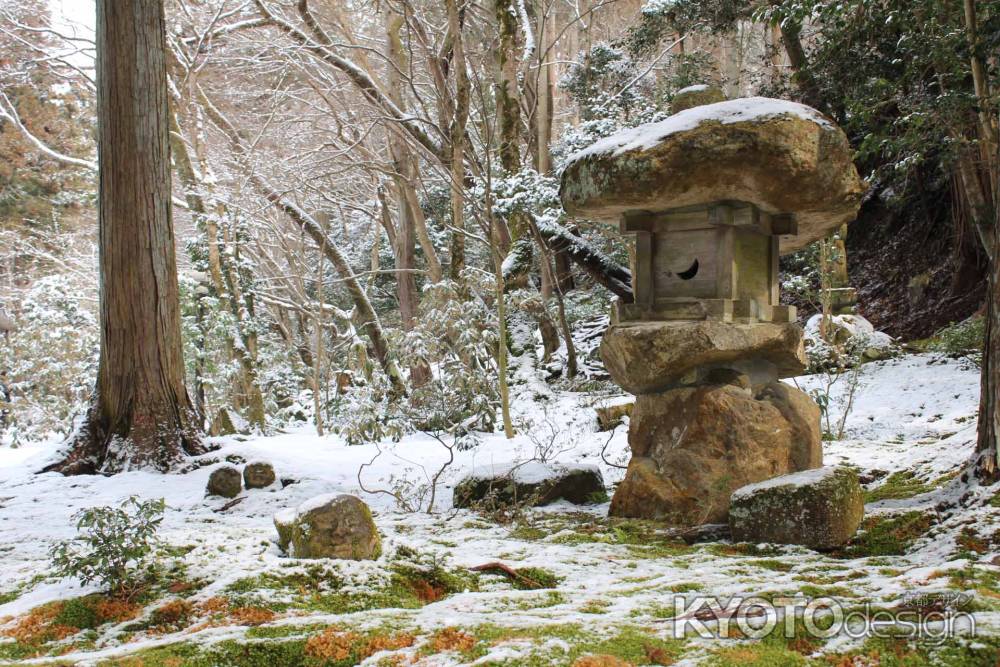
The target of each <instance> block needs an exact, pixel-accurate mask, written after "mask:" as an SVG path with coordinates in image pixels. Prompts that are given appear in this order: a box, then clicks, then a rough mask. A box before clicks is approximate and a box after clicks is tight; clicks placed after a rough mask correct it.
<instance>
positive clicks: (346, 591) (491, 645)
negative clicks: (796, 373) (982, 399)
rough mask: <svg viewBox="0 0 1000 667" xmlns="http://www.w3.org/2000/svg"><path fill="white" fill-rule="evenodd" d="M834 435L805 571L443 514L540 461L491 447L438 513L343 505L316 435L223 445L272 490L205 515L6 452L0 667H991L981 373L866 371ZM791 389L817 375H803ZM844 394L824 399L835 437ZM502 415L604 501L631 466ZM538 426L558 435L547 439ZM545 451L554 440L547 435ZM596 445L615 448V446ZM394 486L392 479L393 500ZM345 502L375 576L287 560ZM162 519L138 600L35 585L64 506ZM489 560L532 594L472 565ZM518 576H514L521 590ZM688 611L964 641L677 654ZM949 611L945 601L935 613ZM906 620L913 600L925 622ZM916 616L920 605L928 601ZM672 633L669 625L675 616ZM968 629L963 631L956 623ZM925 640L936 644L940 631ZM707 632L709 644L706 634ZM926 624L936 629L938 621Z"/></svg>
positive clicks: (189, 498)
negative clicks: (852, 534)
mask: <svg viewBox="0 0 1000 667" xmlns="http://www.w3.org/2000/svg"><path fill="white" fill-rule="evenodd" d="M857 379H858V384H857V391H856V396H855V399H854V405H853V409H852V410H851V411H850V412H849V414H848V415H847V417H846V421H845V437H844V438H843V439H841V440H835V441H828V442H825V443H824V450H825V462H826V463H828V464H829V463H838V462H843V463H848V464H851V465H854V466H856V467H857V468H858V469H859V472H860V473H861V475H862V479H863V480H864V481H866V482H867V483H866V486H865V488H866V500H867V505H866V518H865V523H864V525H863V530H862V532H860V533H859V535H858V536H857V537H856V538H855V540H854V541H853V542H852V543H851V544H850V545H849V546H848V547H846V548H844V549H842V550H841V551H839V552H836V553H826V554H821V553H817V552H813V551H810V550H808V549H804V548H799V547H772V546H767V545H747V544H732V543H729V542H726V541H719V542H710V543H703V544H696V545H687V544H685V543H684V542H682V541H679V540H677V539H676V538H674V537H672V536H671V535H670V534H669V533H667V532H666V531H664V530H663V528H662V526H659V525H657V524H655V523H651V522H644V521H635V520H612V519H609V518H608V517H607V510H608V504H607V503H603V504H596V505H591V506H573V505H568V504H563V503H559V504H556V505H551V506H548V507H545V508H539V509H534V510H527V511H524V512H520V513H518V514H516V515H514V516H508V517H503V521H501V517H498V516H485V515H479V514H475V513H472V512H470V511H464V510H462V511H456V510H452V509H451V508H450V497H451V490H450V486H451V485H452V484H454V483H455V482H456V481H457V480H458V479H459V478H460V477H461V476H462V475H464V474H466V473H467V472H468V471H469V470H470V469H471V468H472V467H473V466H479V465H483V464H490V463H497V464H499V463H504V462H507V461H511V460H527V459H529V458H531V457H532V456H533V454H534V452H535V449H536V446H537V444H538V443H536V442H533V441H532V439H531V438H529V437H527V436H526V435H520V436H518V437H517V438H515V439H514V440H513V441H508V440H505V439H504V438H503V436H502V434H497V435H489V436H485V437H484V440H483V442H482V444H480V446H479V447H477V448H475V449H473V450H471V451H464V452H456V459H455V462H454V464H453V465H452V466H451V467H450V468H448V470H447V472H446V474H445V479H446V480H447V481H446V484H445V485H444V488H442V489H441V490H440V491H439V498H440V502H439V503H438V506H437V510H438V512H437V513H436V514H434V515H428V514H426V513H408V512H403V511H401V510H400V509H399V508H398V507H397V506H396V503H395V502H394V501H393V500H392V498H390V497H389V496H387V495H384V494H374V495H372V494H366V493H364V492H362V491H361V490H360V488H359V483H358V468H359V466H360V465H361V464H362V463H367V462H369V461H371V460H372V459H373V458H374V457H375V455H376V454H377V451H376V449H375V447H374V446H356V447H348V446H346V444H344V443H343V442H342V441H341V440H339V439H338V438H337V437H336V436H328V437H324V438H320V437H317V436H316V435H315V434H314V433H313V432H312V431H311V429H303V430H301V431H295V432H291V433H285V434H281V435H275V436H271V437H256V438H242V437H230V438H223V439H219V441H218V442H219V444H220V445H221V448H220V449H219V450H218V451H216V452H213V453H211V454H209V455H207V456H206V457H205V459H206V460H212V461H215V460H220V461H221V460H222V459H228V460H230V461H232V462H236V463H239V462H242V461H250V460H267V461H270V462H271V463H273V464H274V466H275V468H276V470H277V473H278V477H279V478H283V479H284V480H286V482H292V481H294V483H287V485H282V484H281V483H275V484H274V485H272V486H271V487H269V488H267V489H262V490H252V491H244V493H243V494H242V495H241V496H240V498H241V499H240V500H239V501H238V502H236V503H235V504H233V503H232V502H231V501H227V500H224V499H218V498H206V497H204V489H205V483H206V480H207V478H208V475H209V473H210V472H211V470H212V468H213V466H211V465H208V466H205V467H200V468H196V469H193V470H192V471H190V472H188V473H186V474H180V475H156V474H149V473H142V472H129V473H124V474H120V475H117V476H114V477H107V478H106V477H96V476H94V477H92V476H83V477H62V476H60V475H57V474H41V475H39V474H36V472H35V471H37V470H38V469H39V468H40V467H41V464H42V462H44V461H45V460H47V459H49V458H50V457H51V456H52V454H53V451H54V449H55V447H56V446H57V444H58V443H49V444H39V445H31V446H25V447H22V448H19V449H3V450H0V564H2V566H3V567H2V568H0V602H2V603H3V604H0V662H3V661H4V660H9V661H16V660H21V661H22V662H24V663H33V662H37V663H49V664H85V665H89V664H100V665H104V664H108V665H267V666H268V667H275V666H280V665H300V664H301V665H324V664H325V665H354V664H365V665H393V664H418V665H467V664H477V665H482V664H493V665H500V664H505V665H578V666H579V667H586V666H587V665H597V666H600V665H610V666H612V667H614V666H615V665H647V664H715V665H747V664H759V665H797V664H811V663H815V664H824V665H827V664H833V665H858V666H860V665H991V666H992V665H995V664H997V656H998V647H1000V587H998V580H1000V565H997V564H994V563H1000V557H998V554H1000V494H998V495H997V496H996V497H994V493H995V492H996V491H997V490H998V487H993V488H981V487H975V486H970V485H968V484H965V483H963V482H962V480H961V471H962V468H963V465H964V464H965V463H966V462H967V461H968V459H969V456H970V454H971V452H972V447H973V443H974V439H975V422H976V409H977V400H978V399H977V397H978V393H979V392H978V382H979V379H978V371H977V370H976V369H975V368H973V367H972V366H971V365H969V364H968V363H967V362H964V361H960V360H949V359H944V358H941V357H938V356H934V355H927V354H918V355H909V356H905V357H901V358H897V359H892V360H888V361H882V362H874V363H869V364H866V365H865V366H864V367H863V369H862V371H861V373H860V374H859V376H858V378H857ZM795 382H796V383H797V384H799V386H801V387H803V388H804V389H807V390H808V389H812V388H817V387H821V386H824V384H825V378H824V376H822V375H817V376H808V377H802V378H797V379H796V380H795ZM849 389H850V378H849V377H848V376H842V377H841V379H840V380H839V381H838V382H837V383H836V384H834V385H833V387H832V389H831V396H832V397H833V400H832V403H831V418H832V422H831V428H830V429H829V430H835V429H836V420H837V418H838V416H839V415H840V414H842V413H843V409H844V404H845V398H846V396H847V393H848V392H849ZM513 394H514V395H515V397H516V403H515V409H516V411H517V412H518V413H519V414H521V415H522V416H524V417H525V418H526V419H530V420H533V421H534V429H533V432H534V433H535V440H538V441H540V442H541V444H543V445H546V446H549V445H551V446H552V448H553V449H554V450H556V452H557V454H556V456H555V459H556V460H560V461H567V462H574V463H593V464H597V465H599V466H600V467H601V469H602V471H603V473H604V476H605V481H606V482H607V483H608V486H609V490H610V488H611V487H612V485H613V484H614V483H616V482H617V481H619V480H620V478H621V476H622V472H623V471H622V470H621V469H619V468H616V467H612V466H609V465H607V464H606V463H605V462H604V460H602V457H601V451H602V448H605V446H606V453H605V458H607V459H608V460H609V461H612V462H622V461H623V460H624V459H625V458H626V449H627V444H626V433H625V431H626V428H625V427H619V428H618V429H617V430H616V431H615V432H614V433H613V434H608V433H603V432H599V431H598V430H597V428H596V421H595V417H594V405H595V403H599V402H601V401H605V400H615V399H614V397H611V396H607V395H600V396H599V395H597V394H596V393H594V392H570V391H555V390H552V389H550V388H548V387H546V385H545V384H544V383H542V382H540V381H530V380H528V381H524V382H523V384H520V385H516V386H515V387H514V391H513ZM550 425H551V426H553V427H554V430H551V429H550V428H549V426H550ZM550 430H551V432H553V433H556V434H557V435H555V436H554V439H552V440H551V441H550V439H549V438H542V437H541V435H540V434H542V433H546V434H547V433H549V432H550ZM609 437H610V441H609ZM446 458H447V452H446V451H445V450H444V448H443V447H442V446H441V445H440V444H439V443H438V442H436V441H435V440H433V439H432V438H430V437H428V436H425V435H421V434H418V435H413V436H408V437H406V438H404V439H403V440H402V441H401V442H399V443H397V444H394V445H391V446H385V447H383V452H382V454H381V455H380V456H378V457H377V458H376V460H375V463H374V464H373V465H372V466H371V467H369V468H366V469H365V471H364V473H363V474H364V481H365V486H366V487H367V488H372V487H375V486H382V487H384V488H388V487H396V488H402V487H400V486H399V484H400V482H401V481H406V480H409V481H411V482H413V483H416V484H419V483H420V482H421V481H423V479H424V468H427V470H428V471H429V472H433V470H435V469H436V468H435V466H437V465H439V463H440V462H441V461H443V460H445V459H446ZM390 478H391V480H390ZM331 492H343V493H355V494H358V495H360V496H361V497H362V498H364V499H365V500H366V501H367V502H368V503H369V504H370V505H371V506H372V508H373V510H374V513H375V521H376V523H377V525H378V527H379V529H380V531H381V532H382V535H383V553H382V556H381V557H380V558H379V559H378V560H376V561H364V562H353V561H330V560H322V561H305V560H295V559H289V558H285V557H283V556H282V555H281V553H280V551H279V549H278V547H277V545H276V544H275V539H276V535H275V531H274V527H273V525H272V520H271V517H272V515H273V514H274V513H275V512H276V511H278V510H281V509H283V508H288V507H294V506H295V505H297V504H298V503H300V502H302V501H304V500H306V499H308V498H310V497H313V496H315V495H318V494H324V493H331ZM133 494H136V495H139V496H141V497H143V498H160V497H163V498H165V499H166V503H167V507H168V509H167V512H166V518H165V520H164V523H163V528H162V535H163V538H164V539H165V542H166V544H167V545H168V546H167V547H166V548H165V549H164V553H163V556H162V561H163V565H162V569H161V571H160V573H159V575H158V577H157V579H156V582H155V583H154V584H153V585H151V586H150V587H149V589H148V590H146V591H144V592H143V593H142V595H141V596H139V597H138V598H137V599H136V601H135V602H133V603H128V604H126V603H121V602H117V601H114V600H110V599H108V598H106V597H104V596H101V595H99V594H98V591H97V590H96V588H93V587H80V586H79V585H78V584H77V583H76V582H74V581H70V580H63V579H58V578H56V577H54V576H53V575H52V570H51V565H50V562H49V557H48V551H49V549H50V548H51V546H52V545H53V544H54V543H56V542H58V541H60V540H65V539H68V538H70V537H72V536H74V535H75V522H74V520H73V519H72V516H73V515H74V513H75V512H77V511H79V510H80V509H81V508H86V507H91V506H95V505H107V504H111V503H116V502H118V501H120V500H122V499H124V498H126V497H128V496H130V495H133ZM496 561H499V562H502V563H503V564H505V565H507V566H510V567H511V568H515V569H518V570H519V571H520V572H521V573H522V574H524V575H526V576H527V577H528V578H529V579H531V580H532V581H534V582H537V583H538V584H539V585H541V586H543V588H538V589H529V587H527V586H526V585H525V584H524V583H523V581H519V580H515V581H514V582H513V583H512V580H511V579H510V578H507V577H504V576H502V575H500V574H492V573H477V572H473V571H472V570H471V569H470V568H473V567H475V566H478V565H482V564H486V563H491V562H496ZM525 568H531V569H525ZM696 596H718V597H720V598H722V599H723V600H725V599H727V598H730V597H732V596H758V597H760V598H763V599H765V600H776V599H780V598H784V597H795V596H799V597H800V598H817V597H825V596H827V597H831V598H835V599H837V600H839V601H840V602H841V603H843V604H844V605H845V607H846V608H849V609H855V610H862V611H864V612H865V613H867V614H868V615H869V616H870V615H872V614H874V613H876V612H879V611H883V610H893V609H895V610H897V611H898V610H899V609H901V608H903V607H905V608H907V609H910V610H914V611H916V612H918V613H925V612H929V611H934V610H940V609H939V608H940V607H941V606H942V604H944V606H949V605H950V606H957V607H960V608H961V609H962V610H965V611H968V612H970V613H971V618H972V619H974V622H975V636H970V635H968V634H964V635H963V634H962V633H956V636H950V637H943V638H940V639H938V640H930V639H923V640H919V641H918V640H914V639H912V638H908V637H906V636H902V635H899V634H897V635H894V636H889V637H882V638H873V637H867V638H866V637H859V638H852V637H850V636H849V633H848V632H847V631H843V632H840V633H838V634H837V635H835V636H833V637H831V638H826V639H823V638H815V637H811V636H809V634H808V633H806V632H805V629H804V628H803V627H802V625H801V624H795V628H794V629H795V632H794V635H795V636H794V637H784V636H783V635H782V633H781V632H776V633H774V634H772V635H771V636H770V637H768V638H766V639H762V640H754V639H747V638H746V637H745V634H744V633H742V632H741V631H740V630H739V629H738V628H736V627H733V626H730V627H729V629H728V630H725V631H723V633H722V634H723V635H726V636H723V637H701V636H698V635H697V634H696V633H693V632H689V633H688V634H687V636H685V637H683V638H677V637H675V633H674V627H675V625H676V624H677V621H675V620H674V616H675V615H676V610H675V601H676V600H677V599H678V598H681V599H683V600H685V601H692V600H694V598H695V597H696ZM942 600H944V601H946V602H945V603H942ZM921 601H923V602H921ZM928 601H929V602H928ZM682 618H683V617H682ZM967 618H968V617H967ZM939 625H940V624H939ZM707 626H708V627H709V629H712V628H716V624H715V623H713V622H711V621H709V622H707ZM932 626H933V624H932Z"/></svg>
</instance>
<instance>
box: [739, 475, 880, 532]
mask: <svg viewBox="0 0 1000 667" xmlns="http://www.w3.org/2000/svg"><path fill="white" fill-rule="evenodd" d="M864 513H865V503H864V497H863V495H862V493H861V485H860V484H859V483H858V475H857V473H855V472H854V470H852V469H850V468H846V467H843V466H827V467H825V468H818V469H816V470H807V471H805V472H799V473H795V474H792V475H784V476H782V477H776V478H774V479H769V480H767V481H764V482H760V483H757V484H751V485H749V486H744V487H742V488H740V489H737V490H736V491H735V492H734V493H733V496H732V500H731V505H730V509H729V527H730V530H731V531H732V537H733V539H734V540H737V541H740V542H774V543H778V544H801V545H804V546H807V547H810V548H813V549H819V550H824V549H835V548H837V547H839V546H842V545H844V544H846V543H847V541H848V540H850V539H851V537H852V536H853V535H854V533H855V531H857V529H858V526H859V525H861V519H862V517H863V516H864Z"/></svg>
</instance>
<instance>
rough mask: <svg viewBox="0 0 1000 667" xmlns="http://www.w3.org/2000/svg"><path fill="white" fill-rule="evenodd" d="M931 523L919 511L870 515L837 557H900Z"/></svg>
mask: <svg viewBox="0 0 1000 667" xmlns="http://www.w3.org/2000/svg"><path fill="white" fill-rule="evenodd" d="M932 524H933V519H932V517H931V516H930V515H928V514H925V513H923V512H917V511H914V512H907V513H905V514H896V515H876V516H871V517H868V518H867V519H865V520H864V522H862V524H861V530H860V532H859V533H858V534H857V535H856V536H855V537H854V539H852V540H851V542H850V543H849V544H848V545H847V546H846V547H845V548H844V549H842V550H841V551H839V552H837V554H836V555H840V556H842V557H847V558H861V557H865V556H901V555H903V554H905V553H906V551H907V550H908V549H909V548H910V546H911V545H912V544H913V542H914V541H915V540H916V539H917V538H918V537H920V536H921V535H923V534H924V533H926V532H927V530H928V529H930V527H931V525H932ZM886 564H887V565H888V564H889V563H886Z"/></svg>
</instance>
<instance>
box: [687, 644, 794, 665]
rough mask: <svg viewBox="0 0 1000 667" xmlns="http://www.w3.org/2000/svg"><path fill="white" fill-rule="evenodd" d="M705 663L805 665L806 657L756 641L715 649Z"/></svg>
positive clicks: (783, 647)
mask: <svg viewBox="0 0 1000 667" xmlns="http://www.w3.org/2000/svg"><path fill="white" fill-rule="evenodd" d="M707 664H709V665H712V667H798V666H799V665H805V664H806V659H805V657H804V656H803V655H802V654H801V653H797V652H795V651H793V650H791V649H789V648H787V647H785V646H782V645H779V644H774V643H765V642H758V643H754V644H740V645H739V646H733V647H729V648H724V649H720V650H718V651H715V652H714V653H713V654H712V657H711V658H709V660H708V662H707Z"/></svg>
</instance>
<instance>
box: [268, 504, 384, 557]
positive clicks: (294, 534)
mask: <svg viewBox="0 0 1000 667" xmlns="http://www.w3.org/2000/svg"><path fill="white" fill-rule="evenodd" d="M274 527H275V528H276V529H277V531H278V544H279V545H281V547H282V549H284V550H286V551H287V552H288V554H289V555H290V556H293V557H295V558H341V559H348V560H368V559H375V558H378V557H379V555H380V554H381V552H382V542H381V539H380V538H379V534H378V529H377V528H376V527H375V521H374V520H373V519H372V513H371V510H369V509H368V505H366V504H365V503H364V501H362V500H361V499H360V498H358V497H357V496H351V495H347V494H340V495H338V494H328V495H323V496H316V497H315V498H312V499H310V500H307V501H305V502H304V503H302V504H301V505H299V506H298V507H297V508H296V509H294V510H283V511H281V512H278V513H277V514H275V515H274Z"/></svg>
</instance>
